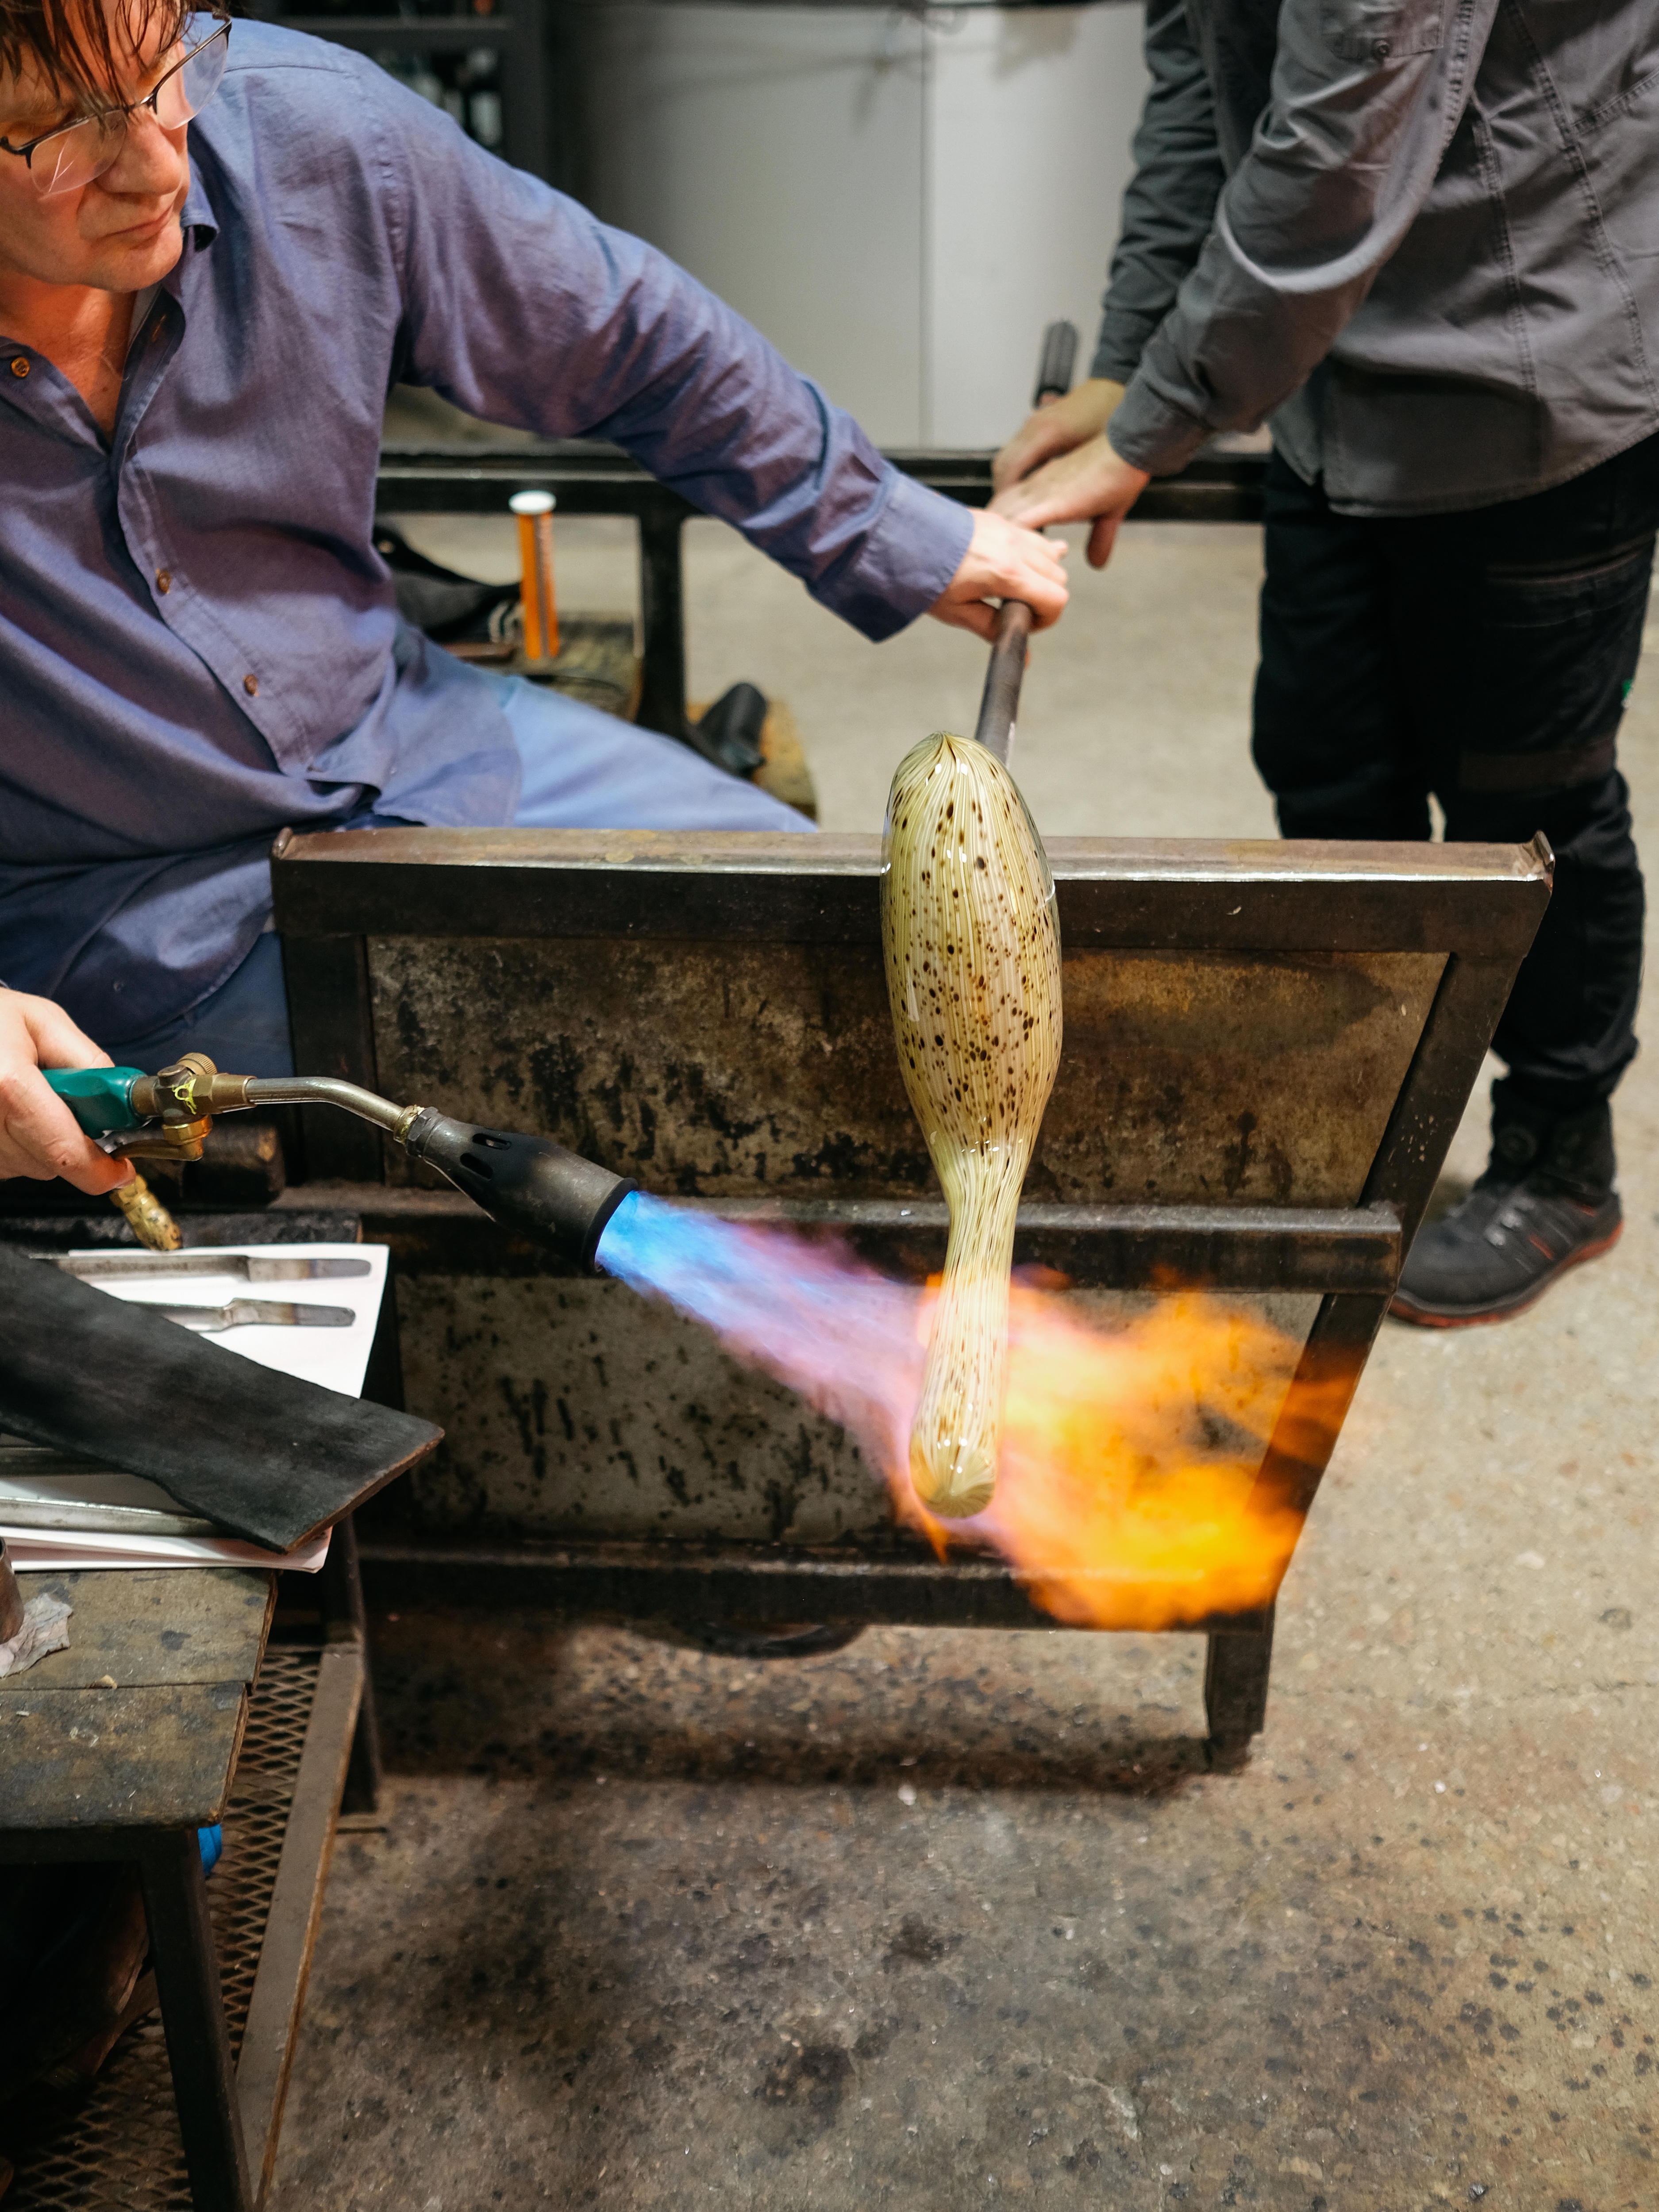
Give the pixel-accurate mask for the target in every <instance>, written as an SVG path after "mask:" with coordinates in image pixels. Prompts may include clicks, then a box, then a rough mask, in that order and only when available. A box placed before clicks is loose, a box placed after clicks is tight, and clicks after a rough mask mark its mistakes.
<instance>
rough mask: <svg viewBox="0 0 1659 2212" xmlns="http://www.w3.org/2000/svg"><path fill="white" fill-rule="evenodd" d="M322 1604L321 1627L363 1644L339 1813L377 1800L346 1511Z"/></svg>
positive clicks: (353, 1547) (364, 1630)
mask: <svg viewBox="0 0 1659 2212" xmlns="http://www.w3.org/2000/svg"><path fill="white" fill-rule="evenodd" d="M321 1596H322V1609H323V1621H324V1628H325V1632H326V1635H327V1637H328V1638H329V1640H330V1642H331V1643H332V1641H333V1640H334V1639H335V1638H341V1639H344V1640H347V1641H351V1642H355V1643H357V1644H361V1645H362V1646H363V1699H362V1702H361V1704H360V1705H358V1707H357V1727H356V1729H354V1730H353V1732H352V1736H351V1764H350V1765H348V1766H347V1768H346V1770H345V1793H344V1795H343V1796H341V1799H340V1810H341V1812H342V1813H372V1812H375V1810H376V1809H377V1808H378V1807H379V1804H380V1794H381V1737H380V1729H379V1726H378V1724H377V1723H376V1721H375V1683H374V1677H373V1675H372V1674H370V1673H369V1615H368V1611H367V1608H366V1607H364V1604H363V1571H362V1569H361V1567H360V1565H358V1559H357V1529H356V1528H355V1527H354V1526H353V1525H352V1521H351V1515H350V1514H349V1513H348V1514H347V1515H346V1516H345V1519H344V1520H343V1521H338V1522H335V1524H334V1534H333V1536H332V1539H331V1541H330V1543H329V1547H328V1557H327V1559H326V1560H325V1561H324V1562H323V1566H322V1591H321Z"/></svg>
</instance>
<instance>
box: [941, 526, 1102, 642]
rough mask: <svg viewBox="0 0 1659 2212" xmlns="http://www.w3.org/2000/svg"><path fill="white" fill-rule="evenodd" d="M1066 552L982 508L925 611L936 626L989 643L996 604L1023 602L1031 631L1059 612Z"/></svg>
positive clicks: (1043, 626) (1054, 619)
mask: <svg viewBox="0 0 1659 2212" xmlns="http://www.w3.org/2000/svg"><path fill="white" fill-rule="evenodd" d="M1069 550H1070V549H1069V548H1068V547H1067V546H1065V545H1064V544H1057V543H1056V542H1055V541H1053V540H1052V539H1051V538H1040V537H1039V536H1038V535H1037V532H1035V531H1034V530H1028V529H1022V527H1021V526H1020V525H1019V524H1017V523H1013V522H1009V521H1006V520H1004V519H1003V516H1001V515H1000V514H993V513H991V510H990V509H989V508H985V509H983V510H982V511H981V512H980V513H978V514H976V515H975V516H974V518H973V537H972V538H970V539H969V540H968V548H967V552H966V553H965V554H964V555H963V556H962V564H961V568H958V569H957V571H956V574H955V575H954V576H953V577H952V578H951V580H950V581H949V583H948V585H947V586H945V588H944V590H943V591H942V592H941V593H940V594H939V596H938V598H937V599H936V600H935V601H934V602H933V605H931V606H930V608H929V609H928V612H929V613H930V615H931V616H932V617H934V619H935V620H936V622H942V623H951V624H953V625H954V626H955V628H956V629H971V630H973V631H975V632H977V634H978V635H979V636H980V637H983V638H986V639H989V638H990V636H991V632H992V629H993V628H994V626H995V623H996V620H997V603H998V602H999V601H1001V600H1003V599H1023V600H1024V601H1025V603H1026V605H1028V607H1029V608H1030V609H1031V611H1032V613H1033V614H1034V616H1035V617H1036V627H1037V628H1038V629H1047V628H1048V626H1049V624H1050V623H1054V622H1058V620H1059V618H1060V616H1061V614H1062V612H1063V611H1064V607H1065V602H1066V597H1067V593H1066V586H1065V566H1064V563H1065V556H1066V554H1067V552H1068V551H1069Z"/></svg>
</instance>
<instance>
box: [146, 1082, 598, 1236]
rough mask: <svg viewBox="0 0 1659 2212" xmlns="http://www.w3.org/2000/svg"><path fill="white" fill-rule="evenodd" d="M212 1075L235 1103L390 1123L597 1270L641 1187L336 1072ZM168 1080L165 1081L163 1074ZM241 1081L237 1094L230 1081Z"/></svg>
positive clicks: (474, 1192) (442, 1170) (417, 1154)
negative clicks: (610, 1228) (324, 1109)
mask: <svg viewBox="0 0 1659 2212" xmlns="http://www.w3.org/2000/svg"><path fill="white" fill-rule="evenodd" d="M204 1067H205V1070H206V1074H207V1076H208V1077H209V1078H212V1079H215V1080H216V1082H217V1085H221V1086H224V1097H223V1103H221V1097H220V1092H219V1091H217V1090H216V1091H215V1093H214V1098H215V1104H216V1106H217V1107H218V1109H219V1110H221V1111H223V1110H224V1109H225V1107H226V1106H230V1105H233V1104H234V1105H235V1106H340V1107H343V1108H344V1109H345V1111H346V1112H347V1113H348V1114H356V1115H358V1116H359V1118H360V1119H362V1120H363V1121H372V1122H374V1123H375V1126H376V1127H379V1128H381V1129H384V1130H385V1132H386V1133H387V1136H389V1137H390V1138H391V1139H393V1143H395V1144H400V1145H401V1146H403V1147H404V1149H405V1150H406V1152H409V1153H410V1154H411V1155H412V1157H413V1158H416V1159H418V1160H424V1161H425V1162H426V1164H427V1165H428V1166H429V1167H433V1168H436V1170H437V1171H438V1173H439V1174H440V1175H441V1176H447V1177H448V1180H449V1181H450V1182H452V1183H454V1186H455V1188H456V1189H457V1190H459V1191H462V1192H464V1193H465V1194H466V1195H467V1197H468V1198H470V1199H471V1200H472V1201H473V1204H474V1205H475V1206H482V1208H483V1209H484V1211H485V1212H486V1213H487V1214H488V1215H489V1216H490V1218H491V1220H492V1221H498V1222H500V1223H501V1224H502V1225H503V1227H506V1228H514V1229H522V1230H524V1231H527V1232H528V1234H529V1235H531V1236H533V1237H537V1238H538V1239H540V1242H542V1243H546V1244H551V1245H552V1247H553V1249H554V1250H555V1251H557V1252H559V1253H562V1254H563V1255H564V1258H565V1259H567V1260H570V1261H574V1263H575V1264H576V1266H577V1267H588V1268H591V1267H593V1266H594V1264H595V1254H596V1253H597V1251H598V1249H599V1240H600V1238H601V1237H602V1236H603V1234H604V1232H605V1225H606V1224H607V1222H608V1221H609V1219H610V1218H611V1216H612V1215H613V1213H614V1212H616V1210H617V1208H618V1206H620V1205H621V1203H622V1201H623V1200H624V1199H625V1198H626V1197H627V1195H628V1194H629V1193H630V1192H631V1190H633V1189H634V1188H636V1186H635V1185H634V1184H633V1183H631V1182H629V1181H628V1179H627V1177H626V1176H619V1175H613V1173H612V1172H611V1170H610V1169H609V1168H602V1167H601V1166H599V1164H597V1163H596V1162H595V1161H593V1160H584V1159H583V1158H582V1156H581V1154H580V1153H578V1152H566V1150H565V1149H564V1146H563V1145H556V1144H555V1143H554V1142H553V1140H552V1138H551V1137H528V1136H526V1135H524V1134H523V1133H522V1132H521V1131H519V1130H515V1129H481V1128H480V1127H479V1125H478V1123H477V1122H476V1121H452V1120H451V1119H450V1117H449V1116H448V1115H447V1114H440V1113H438V1112H437V1111H436V1109H434V1108H432V1107H430V1106H399V1105H396V1104H394V1103H393V1101H392V1100H391V1099H389V1098H381V1097H378V1096H377V1095H376V1094H375V1092H374V1091H365V1090H363V1089H362V1088H361V1086H360V1085H357V1084H355V1083H344V1082H341V1081H339V1080H338V1079H335V1078H333V1077H331V1076H322V1075H293V1076H260V1075H251V1076H235V1077H226V1076H220V1075H218V1074H217V1070H215V1069H214V1067H213V1063H212V1062H211V1060H207V1061H205V1062H204ZM161 1080H162V1079H161V1078H160V1077H157V1078H156V1081H157V1082H158V1083H159V1082H160V1081H161ZM230 1085H237V1086H239V1088H238V1090H237V1091H236V1095H235V1098H234V1100H233V1099H232V1098H231V1097H229V1086H230Z"/></svg>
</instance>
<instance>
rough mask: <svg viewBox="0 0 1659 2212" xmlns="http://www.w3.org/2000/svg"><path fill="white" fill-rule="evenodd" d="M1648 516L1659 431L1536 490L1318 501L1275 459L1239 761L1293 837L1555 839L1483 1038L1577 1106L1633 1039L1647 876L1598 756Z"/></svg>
mask: <svg viewBox="0 0 1659 2212" xmlns="http://www.w3.org/2000/svg"><path fill="white" fill-rule="evenodd" d="M1656 527H1659V437H1656V438H1650V439H1648V440H1646V441H1644V443H1643V444H1641V445H1639V446H1637V447H1633V448H1632V451H1631V452H1629V453H1621V454H1619V455H1618V456H1617V457H1616V458H1615V459H1613V460H1611V461H1606V462H1604V463H1602V465H1601V466H1600V467H1599V468H1596V469H1592V470H1591V471H1589V474H1588V475H1585V476H1582V477H1577V479H1576V480H1575V481H1574V482H1572V483H1566V484H1560V485H1558V486H1557V487H1556V488H1555V489H1553V490H1552V491H1546V492H1540V493H1538V494H1536V495H1534V496H1533V497H1531V498H1529V499H1517V500H1511V501H1506V502H1505V503H1504V504H1503V505H1502V506H1499V507H1481V508H1478V509H1475V510H1473V511H1472V512H1467V513H1457V514H1442V515H1412V516H1408V517H1405V518H1401V519H1399V520H1375V519H1371V518H1367V517H1356V516H1351V515H1343V514H1337V513H1333V511H1332V509H1331V507H1330V505H1329V503H1328V501H1327V500H1326V498H1325V495H1324V494H1323V492H1322V491H1321V490H1320V489H1317V488H1316V487H1312V486H1309V485H1308V484H1304V483H1302V480H1301V479H1300V478H1299V477H1297V476H1296V474H1295V472H1294V471H1292V470H1291V469H1290V467H1289V466H1287V465H1286V464H1285V463H1284V461H1283V460H1281V459H1280V458H1279V456H1278V454H1277V453H1275V454H1274V456H1273V459H1272V463H1271V465H1270V466H1269V469H1268V475H1267V491H1266V562H1267V574H1266V582H1265V584H1264V586H1263V587H1262V595H1261V666H1260V669H1259V672H1258V675H1257V678H1256V697H1255V740H1254V750H1255V760H1256V765H1257V767H1258V768H1259V769H1260V771H1261V775H1262V777H1263V779H1264V781H1266V784H1267V787H1268V788H1269V789H1270V790H1271V791H1272V793H1273V797H1274V799H1275V800H1276V802H1277V804H1278V822H1279V828H1280V829H1281V831H1282V832H1283V833H1284V836H1287V837H1382V838H1418V837H1427V836H1429V835H1430V818H1429V795H1430V793H1433V794H1434V796H1435V797H1436V799H1438V800H1439V802H1440V805H1441V807H1442V811H1443V812H1444V814H1445V819H1446V835H1447V836H1448V837H1449V838H1453V839H1458V840H1475V841H1479V842H1485V841H1491V842H1497V843H1505V844H1509V843H1517V842H1525V841H1526V840H1527V839H1528V838H1529V837H1531V836H1533V834H1534V831H1536V830H1539V829H1541V830H1542V831H1543V832H1544V834H1545V836H1546V837H1547V838H1548V839H1549V841H1550V843H1551V844H1552V846H1553V848H1555V857H1556V872H1555V890H1554V894H1553V896H1552V898H1551V900H1550V903H1549V908H1548V910H1547V911H1546V915H1545V917H1544V921H1543V924H1542V927H1540V930H1539V933H1538V936H1537V939H1536V940H1535V941H1534V945H1533V949H1532V951H1531V952H1530V953H1529V954H1528V957H1527V959H1526V961H1525V963H1524V964H1523V965H1522V969H1521V973H1520V975H1519V976H1518V977H1517V978H1516V986H1515V989H1514V992H1513V993H1512V994H1511V996H1510V1003H1509V1005H1508V1006H1507V1007H1506V1009H1505V1010H1504V1014H1503V1020H1502V1021H1501V1022H1500V1023H1499V1024H1498V1028H1497V1036H1496V1037H1495V1038H1494V1040H1493V1049H1494V1050H1495V1051H1497V1053H1499V1054H1501V1055H1502V1056H1503V1059H1504V1060H1507V1061H1508V1063H1509V1066H1510V1074H1511V1076H1512V1077H1513V1079H1514V1080H1515V1083H1516V1088H1517V1089H1518V1090H1520V1091H1522V1092H1523V1093H1524V1094H1525V1095H1526V1096H1527V1097H1528V1098H1530V1099H1531V1100H1533V1101H1534V1103H1536V1104H1537V1105H1539V1106H1540V1107H1542V1108H1544V1109H1546V1110H1548V1111H1550V1112H1552V1113H1562V1114H1570V1113H1576V1112H1578V1111H1580V1110H1581V1109H1583V1108H1585V1107H1587V1106H1590V1105H1593V1104H1595V1103H1596V1102H1597V1101H1599V1100H1601V1099H1603V1098H1605V1097H1607V1096H1608V1094H1609V1093H1610V1092H1611V1091H1612V1090H1613V1086H1614V1085H1615V1084H1616V1083H1617V1082H1618V1080H1619V1076H1620V1075H1621V1074H1622V1073H1624V1071H1625V1068H1626V1067H1627V1066H1629V1064H1630V1062H1631V1060H1632V1059H1633V1058H1634V1057H1635V1054H1636V1037H1635V1033H1634V1030H1633V1028H1632V1024H1633V1023H1634V1021H1635V1018H1636V1005H1637V999H1638V994H1639V992H1640V987H1641V978H1642V913H1643V896H1642V873H1641V869H1640V867H1639V866H1638V862H1637V858H1636V847H1635V845H1634V843H1633V842H1632V838H1631V823H1630V810H1629V805H1628V800H1629V793H1628V791H1627V789H1626V787H1625V779H1624V778H1623V776H1622V775H1619V770H1618V768H1617V765H1616V762H1615V753H1616V746H1617V738H1618V730H1619V721H1620V720H1621V718H1622V716H1623V714H1624V707H1625V697H1626V696H1627V694H1628V693H1629V690H1630V687H1631V684H1632V679H1633V678H1634V677H1635V674H1636V664H1637V659H1638V656H1639V654H1640V653H1641V649H1642V624H1643V620H1644V615H1645V613H1646V610H1647V602H1648V585H1649V579H1650V574H1651V573H1652V568H1653V557H1654V536H1655V531H1656Z"/></svg>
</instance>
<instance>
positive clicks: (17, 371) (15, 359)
mask: <svg viewBox="0 0 1659 2212" xmlns="http://www.w3.org/2000/svg"><path fill="white" fill-rule="evenodd" d="M11 373H12V374H13V375H14V376H27V374H28V373H29V365H28V357H27V355H25V354H21V353H19V354H14V355H13V356H12V361H11Z"/></svg>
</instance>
